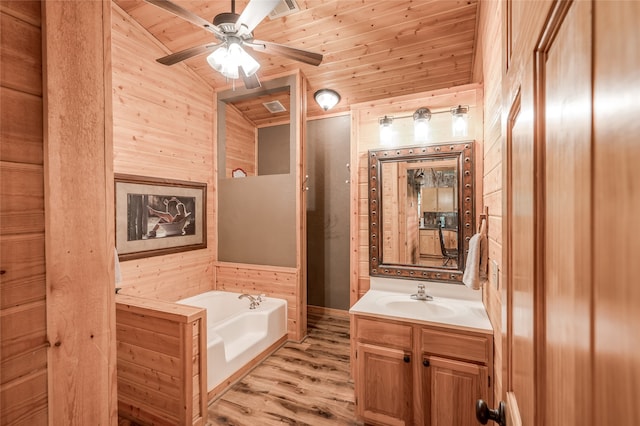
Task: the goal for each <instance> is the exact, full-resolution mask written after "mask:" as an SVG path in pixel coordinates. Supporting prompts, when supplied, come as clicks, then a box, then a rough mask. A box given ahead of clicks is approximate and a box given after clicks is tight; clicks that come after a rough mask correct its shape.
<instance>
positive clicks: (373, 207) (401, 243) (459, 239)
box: [369, 142, 473, 281]
mask: <svg viewBox="0 0 640 426" xmlns="http://www.w3.org/2000/svg"><path fill="white" fill-rule="evenodd" d="M369 173H370V174H369V191H370V193H369V194H370V203H369V221H370V223H369V225H370V228H371V233H370V269H371V270H370V273H371V275H391V276H395V277H401V278H402V277H404V278H420V279H424V278H428V279H436V280H442V281H461V279H462V270H463V267H464V260H465V255H466V250H468V241H469V239H470V238H471V235H472V234H473V142H463V143H456V144H442V145H429V146H421V147H407V148H399V149H392V150H373V151H369Z"/></svg>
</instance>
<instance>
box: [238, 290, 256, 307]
mask: <svg viewBox="0 0 640 426" xmlns="http://www.w3.org/2000/svg"><path fill="white" fill-rule="evenodd" d="M243 297H244V298H247V299H249V301H251V304H250V305H249V309H255V308H256V306H258V305H259V304H260V302H261V300H258V299H256V298H255V297H253V296H252V295H250V294H247V293H242V294H241V295H240V296H238V299H242V298H243Z"/></svg>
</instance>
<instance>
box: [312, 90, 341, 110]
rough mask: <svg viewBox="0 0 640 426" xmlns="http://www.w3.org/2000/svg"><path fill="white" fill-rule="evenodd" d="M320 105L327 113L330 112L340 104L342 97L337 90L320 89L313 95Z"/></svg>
mask: <svg viewBox="0 0 640 426" xmlns="http://www.w3.org/2000/svg"><path fill="white" fill-rule="evenodd" d="M313 97H314V98H315V100H316V102H317V103H318V105H320V108H322V109H323V110H325V111H328V110H330V109H331V108H333V107H334V106H336V105H337V104H338V102H340V95H339V94H338V92H336V91H335V90H331V89H320V90H318V91H317V92H316V93H314V94H313Z"/></svg>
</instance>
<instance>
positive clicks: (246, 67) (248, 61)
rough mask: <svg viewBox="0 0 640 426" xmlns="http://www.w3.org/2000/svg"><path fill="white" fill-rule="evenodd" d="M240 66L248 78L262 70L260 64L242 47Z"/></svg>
mask: <svg viewBox="0 0 640 426" xmlns="http://www.w3.org/2000/svg"><path fill="white" fill-rule="evenodd" d="M239 55H240V56H239V64H240V66H241V67H242V70H243V71H244V73H245V75H246V76H247V77H250V76H252V75H253V74H255V73H256V72H257V71H258V70H259V69H260V64H259V63H258V61H256V60H255V59H254V58H253V57H252V56H251V55H249V54H248V53H247V52H246V51H245V50H244V49H243V48H241V47H240V53H239Z"/></svg>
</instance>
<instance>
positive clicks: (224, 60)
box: [207, 37, 260, 80]
mask: <svg viewBox="0 0 640 426" xmlns="http://www.w3.org/2000/svg"><path fill="white" fill-rule="evenodd" d="M207 62H209V65H211V68H213V69H214V70H216V71H218V72H219V73H220V74H222V75H224V76H225V77H226V78H230V79H234V80H235V79H237V78H240V71H239V70H240V69H242V71H243V72H244V74H245V75H246V76H247V77H250V76H252V75H253V74H255V73H256V71H258V69H260V64H259V63H258V61H256V60H255V59H253V58H252V57H251V55H249V54H248V53H247V52H245V50H244V49H243V48H242V47H241V46H240V40H239V39H238V40H233V37H229V41H228V42H227V43H225V45H223V46H222V47H219V48H218V49H216V50H215V51H214V52H213V53H212V54H211V55H209V56H208V57H207Z"/></svg>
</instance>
